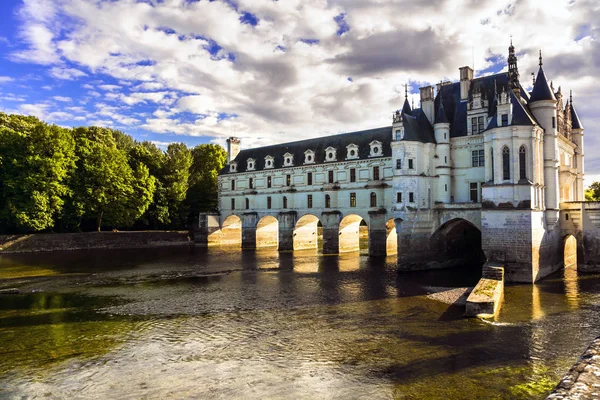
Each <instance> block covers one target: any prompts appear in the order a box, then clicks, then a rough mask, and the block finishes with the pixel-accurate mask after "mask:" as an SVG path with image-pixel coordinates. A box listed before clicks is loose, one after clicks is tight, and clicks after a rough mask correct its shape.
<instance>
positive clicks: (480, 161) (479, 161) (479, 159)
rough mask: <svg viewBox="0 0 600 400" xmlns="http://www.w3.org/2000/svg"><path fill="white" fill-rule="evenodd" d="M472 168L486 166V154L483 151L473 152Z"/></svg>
mask: <svg viewBox="0 0 600 400" xmlns="http://www.w3.org/2000/svg"><path fill="white" fill-rule="evenodd" d="M471 166H473V167H483V166H485V153H484V151H483V150H473V151H472V152H471Z"/></svg>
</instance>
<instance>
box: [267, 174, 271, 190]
mask: <svg viewBox="0 0 600 400" xmlns="http://www.w3.org/2000/svg"><path fill="white" fill-rule="evenodd" d="M267 187H268V188H270V187H271V177H270V176H267Z"/></svg>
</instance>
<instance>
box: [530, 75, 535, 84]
mask: <svg viewBox="0 0 600 400" xmlns="http://www.w3.org/2000/svg"><path fill="white" fill-rule="evenodd" d="M531 79H533V85H534V86H535V72H532V73H531Z"/></svg>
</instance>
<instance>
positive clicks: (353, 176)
mask: <svg viewBox="0 0 600 400" xmlns="http://www.w3.org/2000/svg"><path fill="white" fill-rule="evenodd" d="M350 182H356V169H354V168H350Z"/></svg>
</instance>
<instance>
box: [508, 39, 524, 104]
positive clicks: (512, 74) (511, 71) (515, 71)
mask: <svg viewBox="0 0 600 400" xmlns="http://www.w3.org/2000/svg"><path fill="white" fill-rule="evenodd" d="M508 83H509V85H510V89H512V91H513V92H514V93H515V94H517V95H520V93H521V85H520V84H519V67H518V66H517V56H516V54H515V46H513V43H512V39H510V46H509V47H508Z"/></svg>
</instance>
